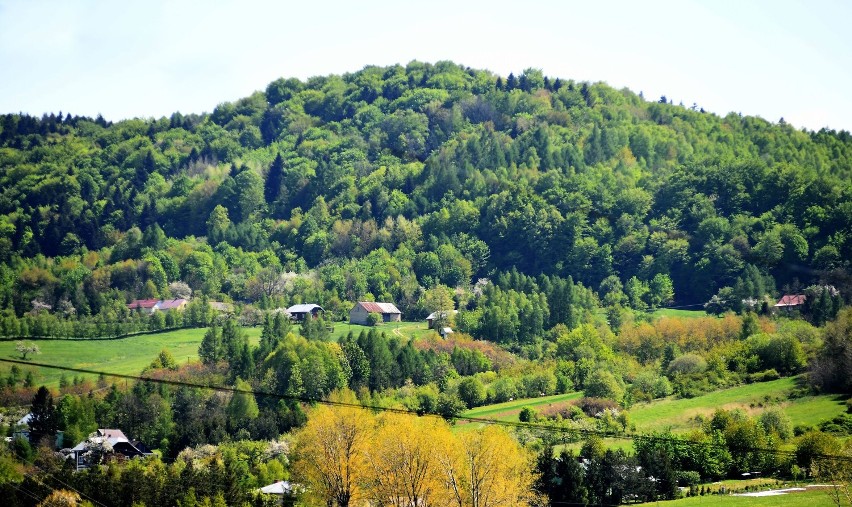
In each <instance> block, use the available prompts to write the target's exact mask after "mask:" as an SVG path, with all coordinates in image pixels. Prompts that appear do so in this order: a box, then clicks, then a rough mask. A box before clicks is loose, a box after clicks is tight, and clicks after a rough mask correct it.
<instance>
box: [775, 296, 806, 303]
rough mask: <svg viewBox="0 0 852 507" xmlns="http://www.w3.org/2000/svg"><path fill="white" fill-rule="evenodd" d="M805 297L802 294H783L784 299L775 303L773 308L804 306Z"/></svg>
mask: <svg viewBox="0 0 852 507" xmlns="http://www.w3.org/2000/svg"><path fill="white" fill-rule="evenodd" d="M805 299H807V296H805V295H804V294H784V297H782V298H781V299H779V300H778V302H777V303H775V306H799V305H803V304H805Z"/></svg>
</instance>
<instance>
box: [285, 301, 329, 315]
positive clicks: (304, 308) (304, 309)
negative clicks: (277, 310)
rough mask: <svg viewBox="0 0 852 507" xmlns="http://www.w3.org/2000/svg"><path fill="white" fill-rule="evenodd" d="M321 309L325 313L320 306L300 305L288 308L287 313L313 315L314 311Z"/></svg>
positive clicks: (311, 304)
mask: <svg viewBox="0 0 852 507" xmlns="http://www.w3.org/2000/svg"><path fill="white" fill-rule="evenodd" d="M316 309H319V310H320V311H323V312H324V311H325V310H323V308H322V307H321V306H320V305H315V304H313V303H305V304H300V305H293V306H291V307H290V308H287V313H289V314H293V313H311V312H313V311H314V310H316Z"/></svg>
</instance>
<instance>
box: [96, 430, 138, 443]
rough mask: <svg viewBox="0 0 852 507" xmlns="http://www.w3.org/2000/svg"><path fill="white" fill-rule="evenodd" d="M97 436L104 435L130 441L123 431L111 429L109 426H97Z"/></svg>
mask: <svg viewBox="0 0 852 507" xmlns="http://www.w3.org/2000/svg"><path fill="white" fill-rule="evenodd" d="M98 436H99V437H106V438H117V439H123V440H126V441H128V442H129V441H130V439H129V438H127V435H125V434H124V432H123V431H121V430H116V429H111V428H98Z"/></svg>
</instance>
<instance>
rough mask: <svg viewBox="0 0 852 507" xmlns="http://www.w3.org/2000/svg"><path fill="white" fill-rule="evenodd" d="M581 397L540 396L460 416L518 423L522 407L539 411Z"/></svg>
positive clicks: (578, 395) (581, 394) (480, 408)
mask: <svg viewBox="0 0 852 507" xmlns="http://www.w3.org/2000/svg"><path fill="white" fill-rule="evenodd" d="M582 396H583V393H568V394H555V395H553V396H542V397H541V398H525V399H521V400H513V401H507V402H505V403H497V404H494V405H485V406H483V407H477V408H474V409H472V410H468V411H467V412H463V413H462V414H461V415H463V416H465V417H483V418H486V419H495V420H498V421H514V422H517V421H518V414H520V413H521V409H523V408H524V407H530V408H537V409H541V408H542V407H544V406H547V405H552V404H554V403H562V402H566V401H571V400H576V399H579V398H581V397H582Z"/></svg>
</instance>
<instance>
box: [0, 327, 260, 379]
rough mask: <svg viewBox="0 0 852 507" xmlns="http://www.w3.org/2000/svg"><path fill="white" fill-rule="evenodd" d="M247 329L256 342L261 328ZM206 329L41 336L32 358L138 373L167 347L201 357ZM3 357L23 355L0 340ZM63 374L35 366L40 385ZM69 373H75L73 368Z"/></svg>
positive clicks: (182, 355) (0, 369) (179, 357)
mask: <svg viewBox="0 0 852 507" xmlns="http://www.w3.org/2000/svg"><path fill="white" fill-rule="evenodd" d="M245 331H246V334H248V336H249V340H250V341H251V342H252V343H255V344H256V343H257V341H258V337H259V336H260V328H246V329H245ZM205 332H206V329H181V330H178V331H168V332H164V333H156V334H147V335H139V336H133V337H130V338H122V339H119V340H39V341H38V342H36V343H37V344H38V346H39V348H40V349H41V354H38V355H35V356H31V357H30V359H31V360H32V361H33V362H37V363H45V364H52V365H57V366H68V367H72V368H84V369H89V370H98V371H106V372H110V373H121V374H129V375H135V374H138V373H140V372H141V371H142V369H143V368H145V367H146V366H147V365H149V364H150V363H151V361H152V360H153V359H154V357H155V356H156V355H157V354H158V353H159V352H160V351H161V350H162V349H164V348H166V349H168V350H169V351H170V352H171V353H172V355H173V356H174V358H175V361H177V362H178V363H185V362H187V361H190V360H195V359H198V345H199V344H200V343H201V339H202V338H203V337H204V333H205ZM0 358H9V359H20V355H19V354H18V353H17V352H15V342H13V341H3V342H0ZM10 366H11V365H9V364H8V363H0V374H3V375H5V374H6V372H8V371H9V368H10ZM24 369H26V367H24ZM62 374H63V372H62V371H61V370H53V369H35V381H36V384H37V385H41V384H45V385H48V386H58V385H59V378H60V377H61V376H62ZM66 375H67V376H68V378H72V377H74V374H73V373H70V372H69V373H66Z"/></svg>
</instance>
